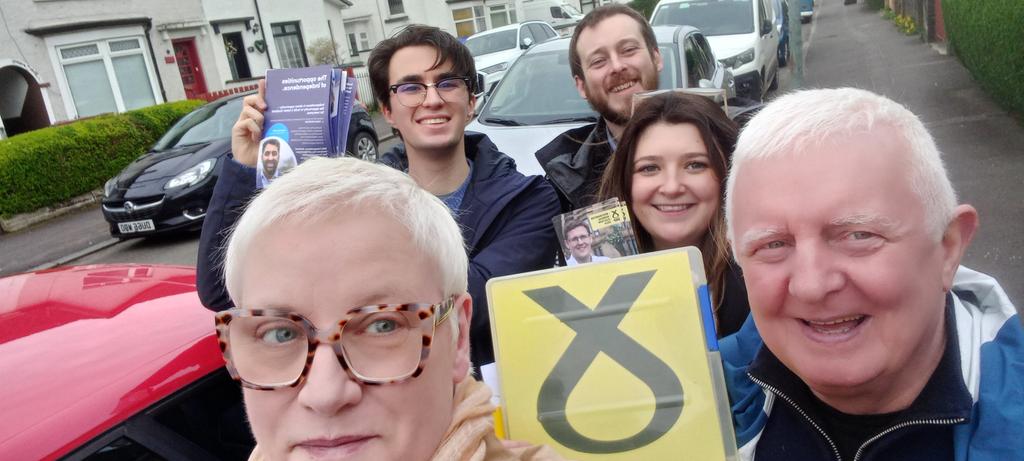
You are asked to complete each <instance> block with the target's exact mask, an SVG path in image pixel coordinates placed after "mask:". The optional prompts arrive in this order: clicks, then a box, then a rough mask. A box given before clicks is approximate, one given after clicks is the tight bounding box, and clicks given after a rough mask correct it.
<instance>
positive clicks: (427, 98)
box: [420, 85, 445, 107]
mask: <svg viewBox="0 0 1024 461" xmlns="http://www.w3.org/2000/svg"><path fill="white" fill-rule="evenodd" d="M444 102H445V101H444V98H442V97H441V93H440V92H439V91H438V90H437V87H436V86H434V85H430V86H428V87H427V89H426V92H425V93H423V102H422V103H420V105H421V106H427V107H438V106H442V105H444Z"/></svg>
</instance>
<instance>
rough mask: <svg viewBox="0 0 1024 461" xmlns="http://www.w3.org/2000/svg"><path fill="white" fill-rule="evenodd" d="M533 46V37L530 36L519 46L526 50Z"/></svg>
mask: <svg viewBox="0 0 1024 461" xmlns="http://www.w3.org/2000/svg"><path fill="white" fill-rule="evenodd" d="M531 46H533V39H532V38H530V37H526V38H524V39H523V44H522V45H519V48H522V49H524V50H525V49H528V48H530V47H531Z"/></svg>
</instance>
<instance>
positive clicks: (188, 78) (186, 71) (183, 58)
mask: <svg viewBox="0 0 1024 461" xmlns="http://www.w3.org/2000/svg"><path fill="white" fill-rule="evenodd" d="M173 43H174V59H175V60H176V61H178V73H180V74H181V84H182V85H183V86H184V87H185V97H186V98H188V99H194V98H198V97H199V96H200V95H202V94H204V93H206V80H205V79H204V78H203V67H202V65H201V64H200V63H199V53H198V52H196V41H195V39H194V38H181V39H176V40H174V41H173Z"/></svg>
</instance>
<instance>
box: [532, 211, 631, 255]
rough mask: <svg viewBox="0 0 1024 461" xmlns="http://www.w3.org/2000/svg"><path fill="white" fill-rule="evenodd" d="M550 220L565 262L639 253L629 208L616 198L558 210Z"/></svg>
mask: <svg viewBox="0 0 1024 461" xmlns="http://www.w3.org/2000/svg"><path fill="white" fill-rule="evenodd" d="M551 222H552V224H553V225H554V227H555V233H556V234H557V235H558V241H559V242H560V243H561V248H562V254H563V255H564V256H565V265H567V266H575V265H577V264H584V263H588V262H598V261H607V260H609V259H612V258H618V257H621V256H629V255H635V254H637V253H639V251H638V248H637V244H636V235H635V234H634V233H633V226H632V225H631V224H630V220H629V210H627V209H626V204H625V203H622V201H620V200H619V199H617V198H610V199H608V200H605V201H603V202H599V203H595V204H593V205H590V206H586V207H583V208H578V209H575V210H572V211H570V212H568V213H564V214H560V215H558V216H555V217H554V218H552V220H551Z"/></svg>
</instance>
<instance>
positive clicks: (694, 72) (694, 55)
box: [683, 36, 704, 87]
mask: <svg viewBox="0 0 1024 461" xmlns="http://www.w3.org/2000/svg"><path fill="white" fill-rule="evenodd" d="M683 50H684V53H685V54H686V86H689V87H695V86H697V84H698V83H699V82H700V79H702V78H704V69H702V68H701V60H700V57H699V56H698V53H699V51H698V50H697V46H696V45H694V43H693V37H692V36H691V37H686V39H685V40H684V41H683Z"/></svg>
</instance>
